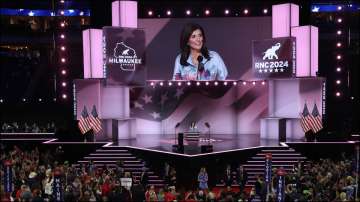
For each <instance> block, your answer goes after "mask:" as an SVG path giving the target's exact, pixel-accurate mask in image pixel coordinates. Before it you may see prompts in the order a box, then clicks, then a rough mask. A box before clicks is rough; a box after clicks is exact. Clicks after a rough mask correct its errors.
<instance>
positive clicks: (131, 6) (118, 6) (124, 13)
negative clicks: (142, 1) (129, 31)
mask: <svg viewBox="0 0 360 202" xmlns="http://www.w3.org/2000/svg"><path fill="white" fill-rule="evenodd" d="M137 3H138V2H137V1H113V2H112V4H111V25H112V26H120V27H132V28H137V23H138V18H137V17H138V9H137V7H138V4H137Z"/></svg>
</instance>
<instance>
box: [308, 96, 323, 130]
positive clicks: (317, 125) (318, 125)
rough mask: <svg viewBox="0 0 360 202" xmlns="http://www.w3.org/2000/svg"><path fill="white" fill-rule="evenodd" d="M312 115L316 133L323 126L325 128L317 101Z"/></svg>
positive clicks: (313, 128) (313, 127)
mask: <svg viewBox="0 0 360 202" xmlns="http://www.w3.org/2000/svg"><path fill="white" fill-rule="evenodd" d="M311 115H312V122H311V123H312V125H311V126H312V130H313V131H314V133H317V132H319V131H320V130H321V129H322V128H323V124H322V119H321V116H320V114H319V111H318V109H317V106H316V103H315V105H314V108H313V110H312V112H311Z"/></svg>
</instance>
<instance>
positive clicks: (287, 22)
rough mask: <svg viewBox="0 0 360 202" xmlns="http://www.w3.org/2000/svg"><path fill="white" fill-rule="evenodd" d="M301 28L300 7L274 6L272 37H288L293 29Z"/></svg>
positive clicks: (287, 4)
mask: <svg viewBox="0 0 360 202" xmlns="http://www.w3.org/2000/svg"><path fill="white" fill-rule="evenodd" d="M295 26H299V6H298V5H295V4H290V3H286V4H278V5H273V6H272V37H273V38H275V37H288V36H290V35H291V33H290V32H291V27H295Z"/></svg>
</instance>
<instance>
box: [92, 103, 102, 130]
mask: <svg viewBox="0 0 360 202" xmlns="http://www.w3.org/2000/svg"><path fill="white" fill-rule="evenodd" d="M89 122H90V125H91V128H92V129H93V130H94V133H98V132H99V131H101V130H102V126H101V120H100V119H99V116H98V113H97V112H96V107H95V105H93V108H92V110H91V114H90V116H89Z"/></svg>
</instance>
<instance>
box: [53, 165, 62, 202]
mask: <svg viewBox="0 0 360 202" xmlns="http://www.w3.org/2000/svg"><path fill="white" fill-rule="evenodd" d="M53 197H54V201H59V202H60V201H64V200H63V192H62V186H61V174H60V171H59V170H57V169H55V171H54V183H53Z"/></svg>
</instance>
